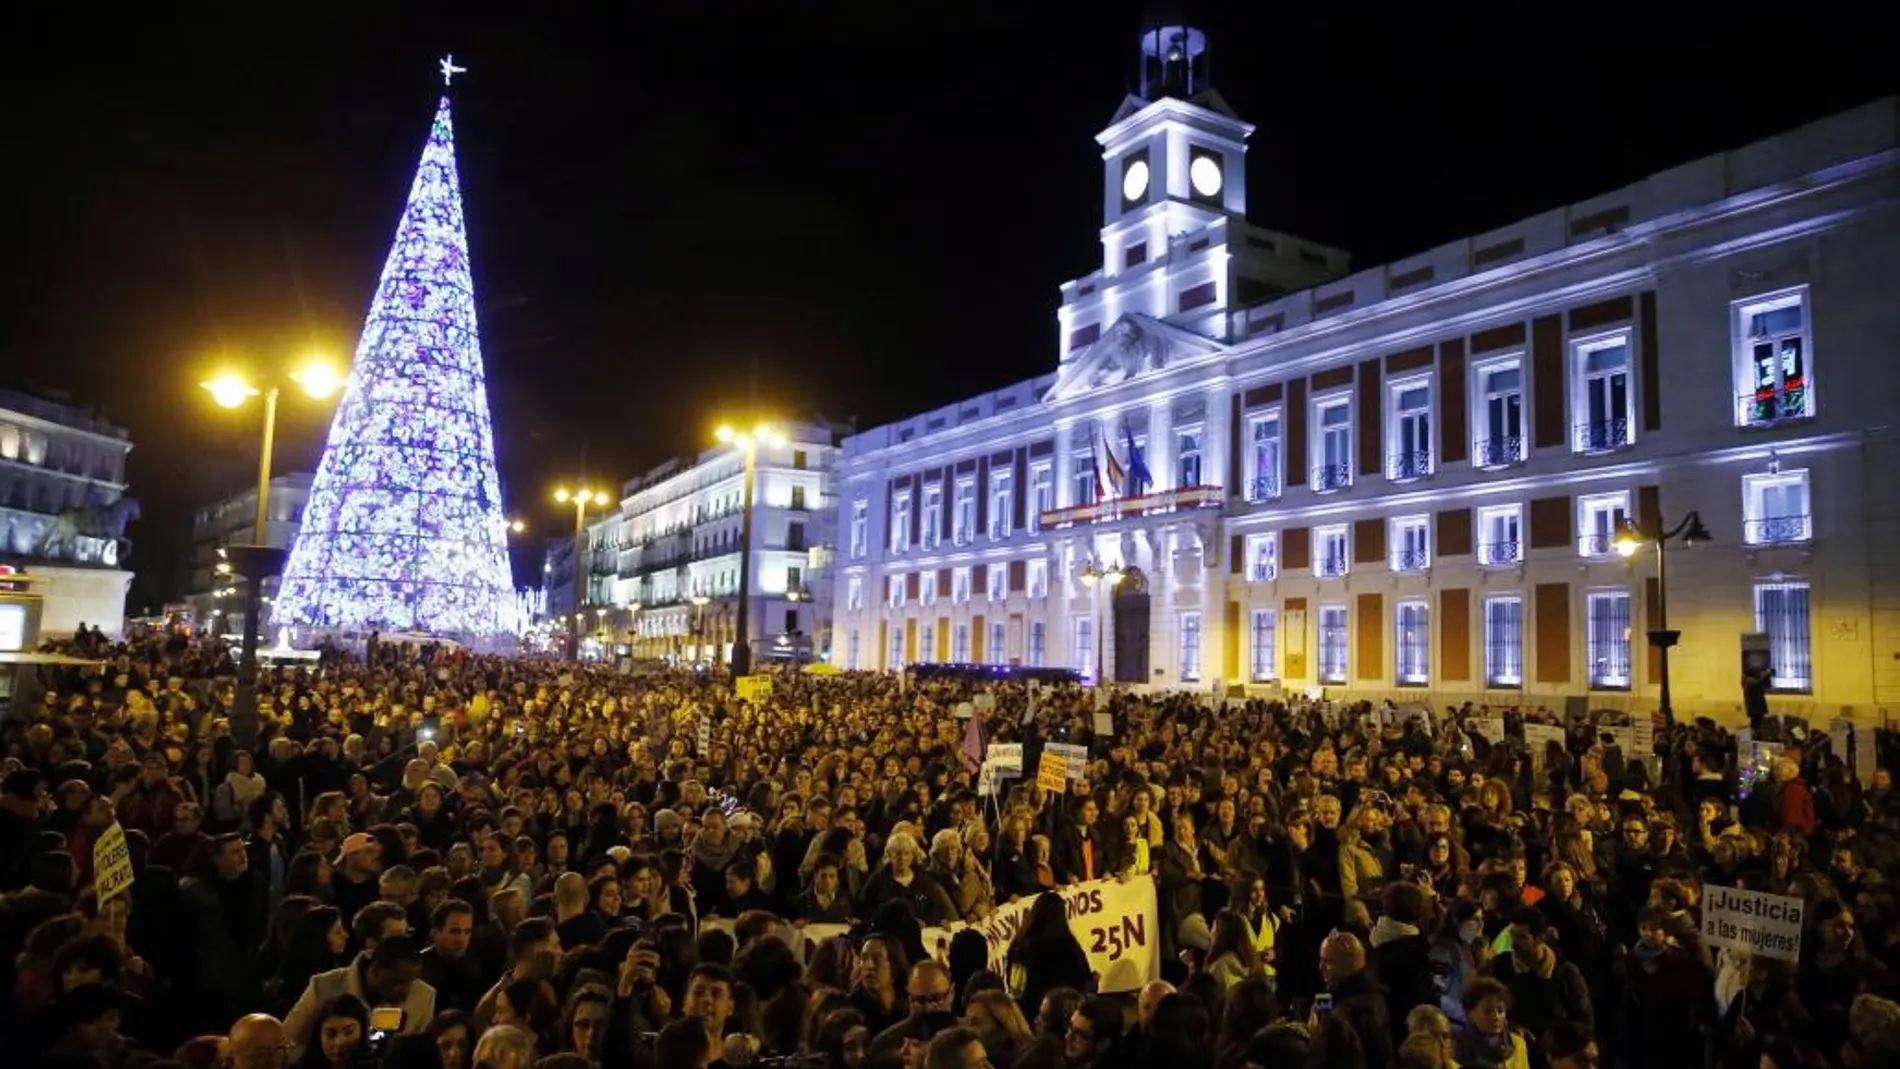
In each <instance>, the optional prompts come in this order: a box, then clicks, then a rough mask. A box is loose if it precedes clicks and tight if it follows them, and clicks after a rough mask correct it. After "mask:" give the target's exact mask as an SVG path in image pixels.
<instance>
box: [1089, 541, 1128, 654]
mask: <svg viewBox="0 0 1900 1069" xmlns="http://www.w3.org/2000/svg"><path fill="white" fill-rule="evenodd" d="M1127 577H1128V573H1127V572H1124V571H1122V567H1121V565H1119V564H1111V565H1108V566H1106V567H1104V566H1103V565H1102V564H1101V563H1100V562H1098V561H1096V560H1095V559H1094V558H1093V557H1091V558H1089V560H1088V562H1087V563H1085V564H1083V565H1082V574H1081V576H1080V578H1081V580H1082V585H1083V586H1085V587H1089V588H1091V589H1093V588H1094V587H1095V585H1096V584H1097V583H1100V584H1102V585H1103V586H1104V587H1105V588H1106V589H1107V590H1108V591H1109V595H1110V596H1111V597H1112V596H1113V595H1114V591H1115V588H1116V587H1118V586H1120V585H1121V581H1122V580H1123V579H1126V578H1127ZM1100 617H1101V612H1100V599H1098V601H1097V612H1096V620H1095V682H1096V685H1097V686H1099V685H1101V682H1102V671H1103V666H1102V656H1103V652H1104V649H1105V646H1104V644H1103V641H1102V639H1103V636H1102V631H1103V627H1102V622H1101V619H1100Z"/></svg>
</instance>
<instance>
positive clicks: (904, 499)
mask: <svg viewBox="0 0 1900 1069" xmlns="http://www.w3.org/2000/svg"><path fill="white" fill-rule="evenodd" d="M909 548H910V494H909V492H905V493H902V494H898V495H897V497H896V499H895V500H893V501H892V502H891V552H892V553H902V552H904V551H905V550H907V549H909Z"/></svg>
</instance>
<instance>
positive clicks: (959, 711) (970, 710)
mask: <svg viewBox="0 0 1900 1069" xmlns="http://www.w3.org/2000/svg"><path fill="white" fill-rule="evenodd" d="M954 712H955V713H956V717H957V719H958V720H968V719H970V718H971V717H973V716H975V715H976V706H975V705H974V704H972V703H970V702H958V703H957V707H956V709H955V710H954Z"/></svg>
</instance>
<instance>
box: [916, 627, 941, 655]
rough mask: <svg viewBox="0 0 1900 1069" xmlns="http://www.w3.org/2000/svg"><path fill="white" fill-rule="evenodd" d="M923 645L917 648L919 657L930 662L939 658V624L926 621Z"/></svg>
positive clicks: (923, 628)
mask: <svg viewBox="0 0 1900 1069" xmlns="http://www.w3.org/2000/svg"><path fill="white" fill-rule="evenodd" d="M921 634H922V636H923V638H922V645H921V646H919V647H918V649H917V659H918V660H920V661H923V662H924V663H925V664H929V663H930V662H932V661H935V660H936V659H937V625H936V624H935V623H933V622H929V621H926V622H925V623H924V626H923V627H922V629H921Z"/></svg>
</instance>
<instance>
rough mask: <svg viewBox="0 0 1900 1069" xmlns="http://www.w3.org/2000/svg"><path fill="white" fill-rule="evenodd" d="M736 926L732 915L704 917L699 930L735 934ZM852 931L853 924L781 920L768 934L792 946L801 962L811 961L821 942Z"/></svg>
mask: <svg viewBox="0 0 1900 1069" xmlns="http://www.w3.org/2000/svg"><path fill="white" fill-rule="evenodd" d="M735 926H736V922H735V921H734V920H733V919H732V918H731V917H702V918H700V921H699V930H700V931H701V932H702V933H704V932H724V933H726V934H727V935H731V934H733V929H734V927H735ZM850 932H851V926H850V925H849V924H807V925H803V926H800V925H795V924H787V923H784V922H780V923H779V924H778V925H776V926H775V927H773V929H772V930H771V931H770V932H768V933H766V934H768V935H773V936H777V937H778V938H779V939H780V940H781V941H782V942H784V944H785V945H786V946H788V947H790V948H791V950H792V953H793V954H796V955H798V960H799V961H800V962H801V963H809V962H810V961H811V957H812V955H813V954H814V953H816V952H817V950H818V947H819V945H820V944H821V943H823V942H824V941H825V940H827V939H830V938H831V937H833V936H837V935H849V934H850Z"/></svg>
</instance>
